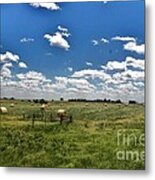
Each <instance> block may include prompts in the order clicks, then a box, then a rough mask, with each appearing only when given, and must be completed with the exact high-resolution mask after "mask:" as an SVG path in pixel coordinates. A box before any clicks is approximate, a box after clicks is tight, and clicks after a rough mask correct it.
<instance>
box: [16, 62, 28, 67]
mask: <svg viewBox="0 0 155 180" xmlns="http://www.w3.org/2000/svg"><path fill="white" fill-rule="evenodd" d="M18 65H19V67H20V68H27V65H26V64H25V63H24V62H20V63H19V64H18Z"/></svg>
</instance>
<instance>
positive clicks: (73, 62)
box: [1, 0, 144, 101]
mask: <svg viewBox="0 0 155 180" xmlns="http://www.w3.org/2000/svg"><path fill="white" fill-rule="evenodd" d="M55 7H56V9H54V8H55ZM7 52H9V53H11V54H12V55H13V56H15V55H17V56H18V57H19V58H17V61H18V62H13V61H12V59H11V57H10V56H9V55H8V54H7ZM1 55H2V58H1V59H3V60H2V61H1V68H2V70H3V71H2V81H3V82H4V86H3V93H4V96H16V97H18V96H19V97H20V98H29V97H32V96H34V94H36V93H37V91H38V90H39V92H41V97H44V98H49V99H50V98H59V96H60V95H62V96H64V97H65V98H70V97H71V98H73V97H77V96H79V97H84V98H90V97H92V96H93V94H94V96H93V98H95V94H96V92H98V97H99V98H105V97H108V98H112V99H115V98H116V97H115V95H112V94H114V92H113V91H112V92H111V94H108V92H110V90H108V89H107V88H113V90H115V89H117V87H115V86H116V83H114V84H113V82H112V80H116V81H117V79H116V78H115V75H117V73H120V76H122V77H123V78H124V81H122V82H120V84H119V87H121V86H120V85H124V86H123V87H124V88H126V87H128V86H129V87H130V86H131V84H132V85H133V87H132V88H133V89H132V88H131V89H129V88H126V89H127V90H129V91H130V92H129V94H130V95H131V96H129V97H130V98H131V99H133V98H134V92H135V91H136V89H134V86H135V87H136V88H137V91H139V92H140V97H138V99H137V100H138V101H143V96H144V95H143V94H144V76H143V75H142V77H143V79H142V77H141V76H140V78H139V79H136V77H135V76H136V72H138V75H139V72H140V73H141V74H142V73H144V67H142V66H143V65H144V64H143V62H142V61H144V1H140V0H139V1H138V0H137V1H125V2H122V1H120V2H108V1H107V3H104V2H72V3H52V5H50V4H48V5H47V4H42V3H40V4H4V5H1ZM8 56H9V57H8ZM127 58H128V59H129V58H130V59H129V63H130V65H129V64H128V65H127V68H126V67H124V69H122V68H120V67H119V68H115V67H113V68H112V67H111V66H113V65H115V64H116V63H117V62H118V63H119V62H120V63H119V64H118V63H117V64H118V65H119V66H122V65H123V63H127ZM131 58H132V62H131V61H130V60H131ZM136 60H137V61H136ZM108 62H109V67H108ZM111 62H112V63H111ZM115 62H116V63H115ZM6 63H11V64H12V65H10V66H7V65H5V64H6ZM19 63H20V64H22V63H23V64H24V65H25V66H24V67H23V66H22V67H20V65H19ZM110 63H111V66H110ZM117 64H116V66H117ZM137 64H138V65H137ZM142 64H143V65H142ZM140 65H142V66H140ZM3 66H4V67H3ZM6 69H9V70H10V73H11V74H10V75H8V77H6V76H7V75H6V72H4V71H7V70H6ZM88 70H89V71H88ZM90 70H92V71H90ZM3 72H4V76H3ZM32 72H33V73H32ZM80 72H81V74H80ZM35 73H36V74H35ZM37 73H38V74H39V73H40V74H41V75H42V76H44V77H45V78H46V79H48V80H49V81H47V82H43V84H45V86H44V87H43V86H42V84H39V83H38V82H34V81H35V78H34V79H33V77H31V78H29V75H30V76H31V75H32V76H37ZM102 73H103V74H104V75H109V76H110V77H109V78H111V79H108V80H107V79H105V78H104V80H103V79H102V80H101V78H100V77H98V76H99V75H98V74H100V76H102ZM123 73H124V74H123ZM125 73H126V74H127V75H128V73H131V76H132V77H133V78H132V77H131V78H130V79H125V75H126V74H125ZM21 74H22V75H23V76H24V77H25V79H24V78H21V76H19V75H21ZM76 74H78V76H76ZM79 74H80V76H79ZM88 74H89V75H88ZM92 74H94V76H93V77H91V75H92ZM127 75H126V76H127ZM27 76H28V77H27ZM88 76H89V77H88ZM19 77H20V78H19ZM60 78H64V79H63V80H62V79H61V80H60ZM65 78H66V79H65ZM134 78H135V79H134ZM23 79H24V80H23ZM28 79H29V80H31V82H32V85H31V84H30V83H31V82H27V81H28ZM26 80H27V81H26ZM80 80H81V81H82V80H85V81H84V82H82V83H84V85H86V84H87V83H89V85H88V84H87V86H89V87H90V88H91V87H92V89H94V90H93V91H92V90H91V91H88V92H87V93H86V92H85V91H83V92H82V89H81V86H80ZM19 81H20V82H19ZM21 81H23V82H21ZM50 81H51V82H50ZM74 81H75V82H74ZM76 81H78V83H79V87H78V86H77V85H75V84H76V83H77V82H76ZM108 81H109V83H108ZM6 82H10V84H11V85H10V84H9V83H6ZM11 82H14V83H11ZM17 83H18V84H20V83H21V84H22V85H21V87H17ZM23 83H28V84H25V86H27V87H28V86H29V88H33V91H34V94H27V95H25V93H24V94H22V92H24V90H25V89H24V88H25V86H24V85H23ZM74 83H75V84H74ZM135 83H139V84H141V85H140V87H138V85H135ZM142 83H143V87H142ZM8 84H9V85H8ZM12 84H14V85H12ZM15 84H16V85H15ZM60 84H61V86H60ZM47 85H48V86H49V87H50V88H49V89H50V91H49V92H48V93H49V94H48V93H47V92H46V90H45V89H44V88H45V87H46V86H47ZM91 85H92V86H91ZM100 85H101V86H100ZM105 85H106V86H105ZM10 86H11V89H12V90H10ZM59 86H60V88H58V87H59ZM93 86H94V87H93ZM34 87H36V90H35V89H34ZM62 87H64V89H63V88H62ZM7 88H8V89H9V91H8V90H7ZM70 88H74V89H71V91H72V90H73V92H71V94H69V93H68V92H70ZM75 88H76V89H75ZM87 88H88V87H87ZM87 88H86V89H87ZM102 88H103V89H102ZM17 89H20V90H19V91H21V92H19V94H18V91H17ZM21 89H22V90H21ZM121 89H122V88H121ZM126 89H125V90H126ZM101 90H102V92H101ZM125 90H124V91H125ZM127 90H126V91H125V92H124V91H122V92H121V91H120V88H119V92H116V93H118V94H119V97H120V98H121V97H123V99H124V100H126V97H125V96H126V95H127V94H126V93H127ZM15 91H16V93H15ZM35 91H36V93H35ZM59 91H60V92H59ZM106 91H107V92H106ZM57 92H59V93H60V94H59V93H57ZM131 92H132V93H131ZM123 93H124V94H123ZM136 93H137V92H136ZM47 94H48V97H46V95H47ZM66 94H68V96H69V97H68V96H67V95H66ZM41 97H40V98H41ZM117 97H118V96H117Z"/></svg>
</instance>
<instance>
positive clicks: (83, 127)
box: [0, 100, 145, 170]
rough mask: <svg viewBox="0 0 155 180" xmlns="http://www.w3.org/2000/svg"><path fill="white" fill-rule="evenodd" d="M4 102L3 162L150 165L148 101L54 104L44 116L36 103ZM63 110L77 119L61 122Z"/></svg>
mask: <svg viewBox="0 0 155 180" xmlns="http://www.w3.org/2000/svg"><path fill="white" fill-rule="evenodd" d="M12 103H13V104H14V106H10V104H12ZM1 106H4V107H6V108H7V109H8V113H7V114H1V115H0V116H1V118H0V166H7V167H10V166H11V167H12V166H13V167H16V166H18V167H50V168H99V169H127V170H129V169H145V160H144V156H145V155H144V148H145V146H144V145H145V142H144V105H141V104H129V105H125V104H113V103H84V102H49V103H48V108H47V109H46V110H45V112H44V115H43V116H42V114H41V113H42V112H41V110H40V104H36V103H31V102H26V101H25V102H24V101H23V102H22V101H20V100H1ZM58 109H65V110H66V111H67V112H68V113H69V114H71V115H72V117H73V122H72V123H66V122H64V123H62V124H60V122H59V121H58V117H57V111H58ZM34 114H35V117H33V116H34ZM33 118H34V126H33V124H32V123H33Z"/></svg>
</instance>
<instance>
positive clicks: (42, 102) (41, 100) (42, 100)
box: [39, 99, 47, 104]
mask: <svg viewBox="0 0 155 180" xmlns="http://www.w3.org/2000/svg"><path fill="white" fill-rule="evenodd" d="M39 103H40V104H47V101H46V100H44V99H40V101H39Z"/></svg>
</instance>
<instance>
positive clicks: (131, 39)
mask: <svg viewBox="0 0 155 180" xmlns="http://www.w3.org/2000/svg"><path fill="white" fill-rule="evenodd" d="M111 40H113V41H133V42H136V39H135V38H134V37H130V36H126V37H124V36H115V37H113V38H111Z"/></svg>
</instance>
